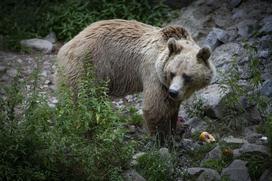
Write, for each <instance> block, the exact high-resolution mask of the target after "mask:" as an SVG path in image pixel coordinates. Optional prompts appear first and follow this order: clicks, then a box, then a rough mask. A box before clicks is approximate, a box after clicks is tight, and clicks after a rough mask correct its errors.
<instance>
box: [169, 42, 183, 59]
mask: <svg viewBox="0 0 272 181" xmlns="http://www.w3.org/2000/svg"><path fill="white" fill-rule="evenodd" d="M167 45H168V49H169V55H172V54H176V53H179V52H180V51H181V49H182V46H181V45H179V44H177V41H176V40H175V39H174V38H170V39H169V40H168V41H167Z"/></svg>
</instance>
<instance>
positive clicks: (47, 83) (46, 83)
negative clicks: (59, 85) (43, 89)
mask: <svg viewBox="0 0 272 181" xmlns="http://www.w3.org/2000/svg"><path fill="white" fill-rule="evenodd" d="M44 84H45V85H50V84H52V82H51V81H50V80H46V81H44Z"/></svg>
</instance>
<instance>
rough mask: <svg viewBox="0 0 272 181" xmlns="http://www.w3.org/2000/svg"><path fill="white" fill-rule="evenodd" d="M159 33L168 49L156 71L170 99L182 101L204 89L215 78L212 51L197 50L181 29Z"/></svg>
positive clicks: (160, 57) (162, 55) (170, 28)
mask: <svg viewBox="0 0 272 181" xmlns="http://www.w3.org/2000/svg"><path fill="white" fill-rule="evenodd" d="M160 32H161V33H162V37H163V41H165V44H166V45H167V46H164V48H163V50H162V53H161V54H160V55H159V57H158V59H157V61H156V72H157V75H158V77H159V79H160V82H161V83H162V84H163V85H164V87H166V88H167V90H168V95H169V97H170V98H171V99H173V100H174V101H183V100H185V99H187V98H188V97H190V96H191V95H192V93H194V92H195V91H197V90H199V89H201V88H204V87H205V86H207V85H208V84H209V83H210V82H211V80H212V78H213V76H214V75H215V67H214V65H213V64H212V63H211V62H210V60H209V57H210V55H211V51H210V49H209V48H208V47H204V48H200V47H199V46H198V45H197V44H196V43H195V42H194V40H193V39H192V38H191V36H190V35H189V33H188V32H187V31H186V30H185V29H184V28H182V27H173V26H169V27H166V28H163V29H161V30H160Z"/></svg>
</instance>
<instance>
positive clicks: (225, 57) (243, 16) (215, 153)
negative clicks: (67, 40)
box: [0, 0, 272, 181]
mask: <svg viewBox="0 0 272 181" xmlns="http://www.w3.org/2000/svg"><path fill="white" fill-rule="evenodd" d="M171 24H178V25H182V26H184V27H186V28H187V29H188V30H189V31H190V32H192V35H193V37H194V39H195V40H196V41H197V42H198V43H199V44H200V45H202V46H204V45H208V46H210V47H211V48H212V49H213V53H212V56H211V59H212V61H213V62H214V64H215V65H216V68H217V71H218V75H217V77H216V79H215V80H214V81H213V83H212V85H210V86H209V87H207V88H206V89H204V90H202V91H200V92H198V93H197V94H196V95H195V96H193V97H192V98H191V99H190V100H188V101H187V102H186V103H184V104H183V105H182V106H181V108H180V114H179V115H180V118H181V119H180V121H181V122H182V124H183V125H188V126H187V127H188V130H187V132H188V133H187V132H186V134H185V135H184V136H183V139H177V140H176V142H175V144H176V145H175V148H176V150H175V152H176V162H177V164H175V165H176V168H174V169H173V172H176V173H177V172H180V173H184V174H176V173H173V174H174V175H177V176H176V180H186V179H184V178H187V180H190V179H195V180H227V179H229V180H234V181H236V180H237V181H243V180H244V181H248V180H260V181H267V180H272V170H271V168H269V166H266V165H265V163H266V160H268V158H270V157H271V155H270V154H271V152H269V150H268V145H267V144H268V143H267V137H266V136H265V135H264V133H263V131H262V129H261V125H263V122H264V120H263V119H264V115H263V114H262V113H261V112H259V111H258V109H257V108H256V105H257V104H254V103H249V101H248V100H247V98H246V97H243V96H241V97H239V101H240V103H241V104H240V106H242V108H243V110H245V111H244V112H243V113H242V114H239V115H235V117H234V118H236V120H238V121H241V120H242V122H243V124H242V123H238V124H242V126H241V127H239V128H237V127H235V126H233V124H232V121H231V120H229V119H227V117H226V114H228V112H226V109H227V107H226V106H225V102H224V101H223V100H224V99H227V98H228V96H229V94H228V93H229V92H230V90H234V91H237V90H236V89H232V87H231V85H230V84H229V79H226V77H228V76H231V75H230V74H229V73H232V69H233V67H232V65H233V64H232V61H233V60H234V59H235V60H236V62H237V65H238V66H237V69H235V70H236V71H237V72H236V73H238V74H239V80H238V82H239V84H240V85H244V86H246V87H248V90H247V92H252V93H253V94H255V93H256V91H257V92H258V93H260V94H261V95H263V96H266V97H268V98H269V99H270V101H271V96H272V80H271V77H272V61H271V60H272V3H271V2H269V1H257V0H250V1H249V0H244V1H242V0H222V1H218V0H208V1H205V0H197V1H194V2H193V3H192V4H190V5H189V6H187V7H184V8H182V9H181V11H180V17H179V18H177V19H176V20H174V21H172V22H171ZM21 44H22V46H23V47H27V49H28V48H33V47H35V48H36V49H38V50H41V51H38V52H37V51H35V52H32V53H31V54H29V53H12V52H3V51H0V60H1V61H0V85H5V84H10V83H11V81H12V79H13V78H14V77H16V75H17V74H18V72H19V71H20V72H21V74H20V75H19V79H20V80H21V81H26V80H27V79H28V77H29V76H30V75H31V74H32V72H33V70H34V69H35V68H37V67H38V68H39V69H40V76H41V80H40V81H39V88H40V92H41V93H42V94H46V95H49V100H48V104H50V105H51V106H54V105H55V104H56V103H57V99H56V97H54V90H55V85H54V82H53V75H54V64H55V57H56V55H55V54H56V51H57V49H58V47H59V45H58V44H57V43H56V38H55V36H54V34H52V33H51V34H49V36H47V37H46V38H45V39H43V40H37V39H33V40H27V41H22V42H21ZM249 47H251V48H249ZM252 59H257V60H258V70H259V72H260V82H261V84H260V85H258V86H257V87H254V88H255V90H253V89H251V84H252V82H251V80H252V67H251V65H252ZM18 68H19V71H18ZM32 84H33V82H29V81H27V85H28V86H27V87H29V88H30V87H31V86H32ZM222 85H224V86H225V87H227V88H226V89H225V91H222ZM0 93H1V92H0ZM1 94H2V93H1ZM1 96H2V95H1ZM141 103H142V96H141V94H137V95H129V96H126V97H124V98H121V99H113V104H114V105H115V106H116V107H117V108H119V109H122V110H123V111H124V112H128V110H129V108H130V107H131V106H133V107H135V109H136V112H137V113H138V114H142V110H141ZM197 109H199V110H200V111H198V112H197V111H196V110H197ZM266 111H269V112H271V107H270V108H267V109H266ZM234 118H233V117H231V119H234ZM226 122H227V123H229V124H227V123H226ZM129 128H130V133H129V134H130V135H134V136H135V135H136V136H139V135H140V134H143V129H142V128H141V127H138V126H135V125H130V127H129ZM234 128H237V130H235V129H234ZM207 130H208V131H210V133H211V134H212V135H213V136H214V137H215V139H216V141H215V142H214V143H206V142H201V141H199V139H198V136H199V133H200V132H202V131H207ZM160 153H161V154H162V155H165V154H166V155H167V154H169V151H168V149H167V148H162V149H161V150H160ZM141 154H144V153H142V152H139V153H137V154H136V155H135V157H134V158H133V160H132V163H133V162H134V164H135V162H137V159H138V157H139V155H140V156H141ZM256 162H257V163H260V162H261V164H255V165H254V163H256ZM260 165H261V166H260ZM254 166H255V167H254ZM254 168H255V170H254ZM252 172H254V173H252ZM125 175H126V177H127V178H128V180H129V179H130V180H145V179H144V178H143V177H142V176H140V175H139V174H138V173H137V172H136V171H135V170H133V169H132V170H130V171H128V172H126V173H125ZM188 178H190V179H188Z"/></svg>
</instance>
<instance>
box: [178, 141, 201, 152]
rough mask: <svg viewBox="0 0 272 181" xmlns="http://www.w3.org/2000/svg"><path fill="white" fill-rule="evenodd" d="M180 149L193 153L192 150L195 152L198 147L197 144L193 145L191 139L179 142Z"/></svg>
mask: <svg viewBox="0 0 272 181" xmlns="http://www.w3.org/2000/svg"><path fill="white" fill-rule="evenodd" d="M180 147H181V148H182V149H183V150H185V151H193V150H195V148H197V147H199V144H197V143H195V142H194V141H193V140H191V139H186V138H184V139H182V141H181V142H180Z"/></svg>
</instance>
